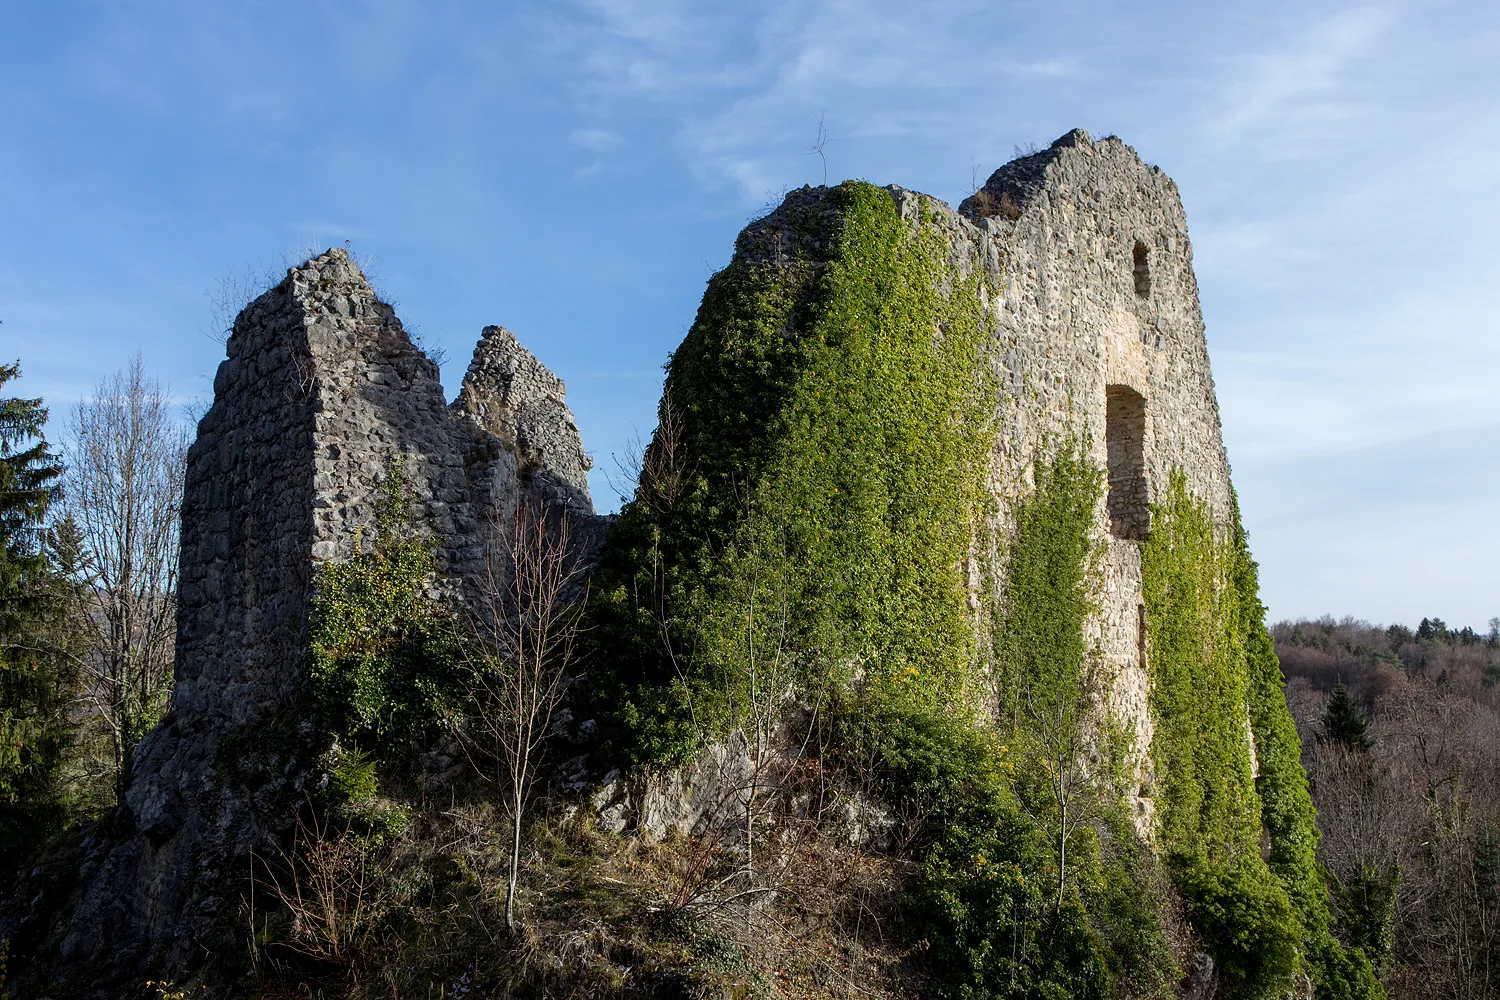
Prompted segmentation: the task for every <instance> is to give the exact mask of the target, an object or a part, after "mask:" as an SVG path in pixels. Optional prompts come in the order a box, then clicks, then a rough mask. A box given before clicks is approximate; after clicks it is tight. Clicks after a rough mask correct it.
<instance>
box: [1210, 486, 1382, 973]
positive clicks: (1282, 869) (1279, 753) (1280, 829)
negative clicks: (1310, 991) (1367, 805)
mask: <svg viewBox="0 0 1500 1000" xmlns="http://www.w3.org/2000/svg"><path fill="white" fill-rule="evenodd" d="M1231 503H1232V514H1233V520H1232V524H1231V528H1232V542H1233V546H1234V552H1233V559H1234V566H1233V583H1234V589H1235V593H1236V594H1237V596H1238V598H1239V619H1240V623H1241V627H1242V628H1243V634H1244V649H1245V659H1246V667H1247V670H1248V675H1249V704H1250V725H1251V729H1252V731H1253V732H1254V734H1255V750H1256V758H1257V760H1258V762H1259V764H1260V775H1259V777H1257V778H1256V779H1255V787H1256V791H1257V794H1258V796H1259V798H1260V802H1261V823H1262V825H1263V827H1264V829H1265V831H1266V833H1267V836H1268V837H1269V839H1270V851H1269V859H1268V863H1269V866H1270V869H1271V871H1273V872H1274V873H1275V874H1276V876H1277V878H1278V879H1279V880H1280V882H1281V884H1282V885H1283V886H1284V887H1285V889H1286V891H1287V894H1288V896H1289V897H1290V899H1291V903H1292V906H1293V908H1294V909H1295V911H1296V913H1297V915H1298V917H1299V920H1300V923H1301V925H1302V928H1303V941H1302V948H1303V952H1304V955H1305V956H1306V964H1307V967H1308V969H1309V972H1310V974H1311V976H1312V979H1313V985H1314V987H1315V989H1316V990H1317V995H1318V996H1319V997H1322V998H1337V1000H1345V998H1348V1000H1375V998H1379V997H1383V996H1384V995H1385V993H1384V990H1383V989H1382V988H1381V985H1380V983H1379V982H1378V981H1377V980H1376V978H1375V972H1374V969H1373V967H1372V966H1371V963H1370V960H1369V958H1368V957H1367V956H1366V955H1365V953H1364V951H1363V950H1361V949H1360V948H1358V947H1355V948H1349V949H1345V948H1343V947H1341V946H1340V945H1339V943H1338V942H1337V941H1336V940H1335V939H1334V936H1333V933H1332V931H1331V930H1330V924H1331V923H1332V916H1331V912H1330V906H1329V897H1328V888H1327V886H1326V884H1325V882H1324V880H1323V877H1322V869H1321V868H1320V866H1319V865H1318V859H1317V846H1318V826H1317V823H1318V816H1317V811H1316V810H1315V809H1314V808H1313V803H1312V795H1311V793H1310V792H1309V791H1308V787H1307V772H1306V771H1304V770H1303V768H1302V742H1301V740H1300V739H1299V738H1298V736H1297V726H1296V723H1294V722H1293V721H1292V714H1291V711H1290V710H1289V709H1288V708H1287V704H1286V678H1285V677H1284V676H1283V675H1282V673H1281V664H1280V663H1279V662H1278V661H1277V659H1276V645H1275V642H1274V641H1273V640H1272V638H1271V633H1270V632H1269V631H1268V630H1267V629H1266V627H1265V620H1266V609H1265V605H1263V604H1262V603H1261V600H1260V570H1259V567H1258V566H1257V565H1256V563H1255V560H1254V559H1252V558H1251V556H1250V546H1249V537H1248V535H1247V534H1246V532H1245V528H1244V525H1243V524H1242V523H1241V521H1240V507H1239V501H1238V499H1237V498H1234V497H1231Z"/></svg>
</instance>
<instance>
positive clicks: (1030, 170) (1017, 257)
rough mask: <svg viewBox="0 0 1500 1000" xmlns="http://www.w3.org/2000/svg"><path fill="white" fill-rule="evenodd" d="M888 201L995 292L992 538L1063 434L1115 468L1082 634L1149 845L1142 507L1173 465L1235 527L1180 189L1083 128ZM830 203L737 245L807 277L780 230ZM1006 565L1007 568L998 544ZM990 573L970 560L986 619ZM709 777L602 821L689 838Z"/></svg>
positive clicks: (617, 792)
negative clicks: (981, 179)
mask: <svg viewBox="0 0 1500 1000" xmlns="http://www.w3.org/2000/svg"><path fill="white" fill-rule="evenodd" d="M888 190H889V191H890V193H891V196H892V198H894V199H895V201H896V204H897V206H898V208H899V210H900V212H901V215H902V217H903V218H904V219H905V220H906V221H907V222H908V223H909V224H910V225H912V226H916V225H918V224H919V222H921V221H923V220H925V221H926V222H927V223H928V224H930V225H935V226H937V227H938V228H939V229H940V231H942V233H943V234H944V236H945V237H946V240H947V243H948V248H949V254H950V258H949V259H950V263H952V264H953V265H954V266H955V267H956V268H957V270H958V272H959V273H960V274H961V275H965V276H967V275H970V274H973V273H974V271H975V270H980V269H982V270H983V271H985V272H986V277H987V278H988V279H989V280H988V282H987V284H988V285H989V287H990V288H991V289H993V290H994V292H993V294H991V295H989V297H988V298H987V300H986V301H985V302H984V303H983V305H984V307H985V312H986V315H987V317H988V322H989V324H990V330H991V333H990V341H989V344H988V345H987V352H988V354H989V357H990V358H991V359H992V364H993V366H994V373H995V376H996V378H997V381H998V382H999V387H1000V394H999V403H998V409H997V412H996V413H995V432H996V433H995V439H994V447H993V451H992V453H991V464H990V469H989V487H990V491H991V493H992V495H993V496H994V498H995V500H996V503H995V510H996V521H997V523H996V524H995V525H994V528H995V529H996V530H995V532H994V534H995V535H996V536H997V537H999V538H1007V537H1009V536H1010V535H1011V533H1012V531H1013V529H1014V517H1013V513H1014V511H1015V509H1016V507H1017V504H1018V501H1020V500H1021V499H1022V498H1023V497H1024V496H1025V495H1026V494H1027V493H1028V492H1029V491H1030V490H1031V489H1032V486H1033V470H1034V464H1035V462H1036V461H1037V460H1038V459H1046V458H1048V457H1050V456H1051V455H1052V454H1053V453H1054V452H1055V451H1056V450H1057V448H1058V446H1059V445H1061V444H1062V443H1063V442H1064V441H1066V440H1068V439H1069V438H1073V439H1076V440H1078V441H1079V442H1080V443H1081V444H1082V445H1083V447H1084V448H1085V450H1086V452H1087V454H1088V457H1089V458H1090V459H1091V460H1092V461H1093V462H1094V464H1095V465H1096V466H1098V467H1099V468H1101V469H1104V470H1106V474H1107V486H1108V488H1107V490H1106V491H1105V495H1104V496H1103V498H1101V500H1100V503H1099V507H1098V510H1097V513H1096V517H1095V528H1094V530H1095V534H1096V537H1097V538H1098V540H1099V542H1100V545H1101V548H1102V550H1103V557H1102V559H1101V563H1100V572H1101V579H1100V581H1099V584H1100V586H1099V592H1098V594H1097V595H1096V597H1097V600H1098V603H1099V611H1098V613H1097V615H1095V617H1094V618H1093V620H1092V621H1091V623H1090V625H1089V635H1088V637H1087V638H1088V640H1089V643H1090V646H1091V648H1092V649H1093V650H1094V652H1095V654H1096V656H1097V658H1098V660H1099V662H1100V663H1101V665H1102V667H1103V670H1104V673H1105V676H1106V679H1107V683H1108V686H1109V691H1108V699H1109V702H1110V704H1109V706H1108V707H1109V709H1110V710H1111V711H1112V712H1113V713H1114V715H1115V716H1116V717H1117V718H1118V719H1119V720H1120V721H1122V722H1123V723H1124V724H1125V726H1126V727H1127V731H1128V732H1130V733H1131V734H1132V735H1133V737H1134V740H1133V743H1134V746H1133V763H1134V767H1135V771H1136V779H1137V782H1136V794H1135V796H1134V812H1135V822H1136V826H1137V829H1138V830H1139V832H1140V833H1141V834H1142V835H1143V836H1146V837H1148V838H1149V837H1151V836H1152V834H1153V832H1154V813H1155V810H1154V806H1153V801H1152V796H1153V784H1154V782H1153V775H1152V773H1151V766H1150V758H1149V749H1150V744H1151V739H1152V735H1153V728H1154V727H1153V723H1152V718H1151V711H1150V700H1149V699H1150V689H1149V675H1148V672H1147V656H1148V654H1149V646H1150V642H1149V636H1148V635H1147V634H1146V631H1145V622H1146V615H1145V607H1144V602H1143V598H1142V593H1141V547H1142V545H1143V544H1144V542H1145V540H1146V538H1147V537H1148V536H1149V534H1150V529H1151V514H1150V504H1151V503H1152V502H1154V501H1155V500H1156V499H1157V497H1158V496H1159V494H1160V492H1161V491H1162V490H1163V489H1164V488H1165V487H1166V484H1167V480H1168V477H1169V476H1170V475H1171V473H1172V471H1173V470H1174V469H1178V470H1181V472H1182V473H1183V475H1184V476H1185V478H1186V480H1187V485H1188V488H1189V489H1190V490H1191V491H1192V492H1193V493H1194V494H1196V495H1197V496H1198V497H1199V498H1201V499H1202V500H1204V501H1205V502H1206V503H1207V504H1208V506H1209V508H1210V510H1211V511H1212V513H1213V516H1214V518H1215V520H1216V521H1217V522H1218V524H1219V525H1221V526H1222V527H1224V528H1226V529H1227V527H1228V525H1229V518H1230V485H1229V463H1228V460H1227V458H1226V456H1225V452H1224V446H1223V441H1222V438H1221V434H1220V426H1219V410H1218V403H1217V402H1216V399H1215V395H1214V383H1213V376H1212V374H1211V372H1210V370H1209V360H1208V348H1207V343H1206V339H1205V334H1204V327H1203V318H1202V315H1201V312H1200V310H1199V305H1198V289H1197V282H1196V279H1195V278H1194V276H1193V264H1192V249H1191V246H1190V244H1189V242H1188V233H1187V219H1186V216H1185V214H1184V212H1183V208H1182V202H1181V199H1180V198H1179V196H1178V193H1177V187H1176V185H1175V184H1173V183H1172V181H1171V179H1170V178H1168V177H1167V176H1166V174H1164V173H1163V172H1162V171H1161V170H1160V169H1158V168H1156V167H1152V166H1147V165H1146V164H1144V163H1142V162H1141V160H1140V159H1139V157H1137V156H1136V154H1135V152H1134V151H1133V150H1132V149H1131V148H1130V147H1129V146H1127V145H1125V144H1124V143H1123V142H1121V141H1120V140H1119V139H1117V138H1113V137H1111V138H1107V139H1103V140H1100V141H1098V142H1095V141H1093V140H1092V139H1091V138H1090V137H1089V136H1088V135H1087V133H1084V132H1082V131H1074V132H1070V133H1068V134H1067V135H1065V136H1063V137H1062V138H1060V139H1058V140H1057V142H1055V143H1053V144H1052V146H1051V147H1049V148H1048V149H1046V150H1043V151H1041V152H1038V153H1035V154H1032V155H1029V156H1025V157H1022V158H1020V159H1018V160H1015V161H1013V162H1011V163H1009V164H1006V165H1005V166H1004V167H1002V168H1000V169H999V170H997V171H995V173H994V174H993V175H992V176H991V177H990V179H989V180H988V181H987V182H986V184H985V186H984V188H983V189H981V191H980V192H976V194H975V195H974V196H972V197H970V198H969V199H967V200H965V201H964V202H963V203H962V204H960V206H959V208H958V210H957V211H955V210H954V209H952V208H951V207H949V206H948V205H946V204H944V203H943V202H941V201H938V200H937V199H935V198H931V197H929V196H927V195H923V194H919V193H916V192H913V191H907V190H904V189H902V188H899V187H894V186H893V187H890V188H889V189H888ZM826 195H827V190H826V189H822V188H804V189H801V190H799V191H796V192H793V193H792V194H791V195H789V196H788V199H787V204H786V205H785V206H783V208H781V209H778V210H777V211H776V212H772V213H771V214H770V215H769V216H767V217H765V218H764V219H762V220H758V221H757V222H754V223H751V226H752V228H757V229H758V230H759V231H757V232H756V233H755V236H756V238H755V239H754V240H750V241H742V249H741V250H740V251H739V252H740V253H741V254H744V253H752V254H754V257H753V258H750V259H754V260H756V261H757V262H761V263H764V264H767V265H770V266H776V267H787V268H790V267H796V266H798V264H797V261H798V259H799V255H800V254H803V253H811V254H813V255H814V256H816V254H817V253H818V252H820V248H817V247H811V246H808V245H800V246H799V245H795V244H794V243H793V242H792V241H795V240H807V239H810V237H806V236H803V235H800V234H801V232H802V231H803V230H805V229H806V228H807V227H806V226H801V227H799V226H797V225H788V224H786V223H785V220H784V218H783V216H782V213H783V212H787V211H791V212H794V213H795V214H796V218H799V219H803V220H805V219H806V217H807V215H808V213H817V212H820V211H822V212H833V211H836V209H834V208H832V207H831V206H832V202H830V201H828V200H826ZM829 228H833V227H829ZM744 246H748V247H751V248H753V249H751V250H748V251H747V250H745V249H743V247H744ZM740 259H742V260H743V259H745V258H740ZM998 554H999V555H1000V557H1001V558H1002V559H1003V547H1002V549H1001V551H1000V552H999V553H998ZM976 555H978V553H976ZM981 563H982V560H980V559H978V558H976V559H974V560H973V561H972V562H971V564H970V566H969V582H970V586H971V588H972V591H973V593H972V600H971V607H973V608H976V609H977V608H978V607H980V606H981V603H982V602H981V600H980V598H981V594H980V593H979V588H980V587H982V586H983V581H984V580H985V578H986V577H985V574H984V573H983V572H982V570H981ZM1003 576H1004V574H1003V573H999V574H996V577H998V578H999V579H1000V580H1003ZM995 596H997V597H999V598H1000V599H1001V600H1003V599H1004V594H1003V593H1000V594H997V595H995ZM1246 721H1247V725H1248V716H1247V720H1246ZM723 749H724V748H716V750H715V752H716V753H718V752H720V751H721V750H723ZM1252 754H1253V747H1252ZM721 756H722V754H721ZM1252 766H1253V761H1252ZM715 774H717V772H716V771H713V769H712V768H709V769H707V770H705V767H704V766H703V765H702V764H700V765H699V766H697V767H694V768H689V769H687V770H685V771H684V772H683V773H682V774H674V775H666V776H660V777H659V778H653V779H649V780H645V781H642V782H637V783H635V784H634V785H630V784H628V783H623V784H622V783H614V784H610V785H608V786H607V787H606V788H605V789H603V790H601V792H600V795H599V799H598V801H599V803H602V805H601V806H600V816H599V819H600V821H601V822H602V823H604V824H605V825H606V826H609V827H610V828H621V829H627V828H628V829H634V830H637V831H638V832H639V833H641V834H642V835H643V836H647V837H653V836H657V835H660V832H661V831H662V830H666V829H679V830H693V829H697V828H698V827H699V826H700V825H701V821H702V817H703V816H704V815H705V814H706V810H709V809H711V808H712V803H713V802H714V801H715V796H716V795H717V794H718V792H717V789H718V781H717V779H716V778H715V777H714V775H715Z"/></svg>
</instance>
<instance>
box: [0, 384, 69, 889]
mask: <svg viewBox="0 0 1500 1000" xmlns="http://www.w3.org/2000/svg"><path fill="white" fill-rule="evenodd" d="M19 374H20V364H19V363H16V364H11V365H0V389H3V388H4V386H5V385H6V383H8V382H10V381H11V380H12V379H14V378H15V377H16V376H17V375H19ZM46 421H47V410H46V408H45V407H44V406H43V405H42V401H41V400H40V399H19V398H6V397H0V875H4V874H6V873H7V872H8V871H9V870H10V869H11V868H12V867H13V866H14V865H15V864H16V863H17V862H18V861H19V860H21V858H22V857H24V855H25V854H26V853H27V852H28V851H29V850H30V849H32V848H34V847H36V846H37V845H38V844H39V843H40V841H41V840H42V839H44V838H45V837H46V836H47V835H48V834H50V833H51V832H53V830H54V829H55V828H56V827H57V826H58V825H59V824H60V822H61V820H62V815H63V811H64V810H63V806H62V796H61V793H60V789H58V788H57V781H56V775H57V771H58V768H59V767H60V766H61V764H62V762H63V758H64V756H65V755H66V752H67V749H68V746H69V744H70V742H71V734H72V725H71V723H70V720H69V718H68V697H69V694H70V692H69V690H68V688H69V685H68V683H67V678H66V671H65V670H64V669H62V668H61V667H60V664H59V662H58V660H57V658H56V657H54V656H52V655H50V654H49V652H48V651H47V650H48V645H49V644H48V643H47V642H46V641H45V639H44V638H43V634H44V633H45V631H46V629H47V624H48V617H49V616H50V615H51V614H52V613H54V611H55V610H56V608H55V606H54V602H53V601H51V600H50V598H51V597H52V596H54V587H53V584H54V582H55V581H54V579H53V577H52V574H51V573H50V571H49V567H48V559H47V545H46V541H47V532H46V521H47V512H48V508H49V507H50V506H51V504H52V502H53V501H54V500H56V499H57V495H58V487H57V480H58V477H60V476H61V475H62V471H63V470H62V466H61V464H59V462H58V460H57V457H56V455H54V454H53V452H52V451H51V449H50V448H49V446H48V445H47V442H46V439H45V438H44V437H43V436H42V426H43V425H44V424H45V423H46Z"/></svg>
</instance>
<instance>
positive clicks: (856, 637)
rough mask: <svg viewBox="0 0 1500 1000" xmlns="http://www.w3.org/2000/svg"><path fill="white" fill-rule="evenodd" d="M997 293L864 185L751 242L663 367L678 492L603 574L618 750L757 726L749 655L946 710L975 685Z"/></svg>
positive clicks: (607, 690) (621, 530)
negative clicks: (902, 690) (914, 693)
mask: <svg viewBox="0 0 1500 1000" xmlns="http://www.w3.org/2000/svg"><path fill="white" fill-rule="evenodd" d="M980 281H981V278H980V277H979V276H977V275H971V276H963V275H961V274H959V273H958V272H957V271H956V269H955V268H954V267H953V266H952V264H951V263H950V262H949V259H948V246H947V241H946V237H945V236H944V235H943V234H942V232H941V231H940V230H939V229H938V227H937V226H936V224H935V223H934V222H933V221H932V220H930V219H927V218H922V219H917V220H912V221H908V220H903V219H902V218H901V217H900V215H899V213H898V212H897V209H896V204H895V201H894V200H893V198H892V196H891V195H890V193H889V192H887V191H885V190H882V189H880V188H876V187H874V186H872V185H869V184H865V183H862V182H855V181H850V182H846V183H844V184H841V185H839V186H838V187H836V188H833V189H830V190H826V191H804V192H800V193H798V194H795V195H793V196H792V197H791V198H789V199H788V203H787V204H786V205H785V206H783V207H782V208H781V209H780V210H778V211H777V212H776V213H774V214H773V215H771V216H769V217H768V218H767V219H765V220H762V222H760V223H759V224H757V225H755V226H751V227H749V228H747V230H746V231H745V233H744V234H742V235H741V238H740V243H739V246H738V247H737V252H736V256H735V259H734V261H733V262H732V263H731V264H730V265H729V267H728V268H726V269H725V270H724V271H722V272H720V273H719V274H718V275H716V276H715V277H714V278H713V280H712V281H711V282H710V284H709V289H708V292H707V294H706V295H705V297H704V301H703V305H702V307H701V309H700V311H699V314H698V318H697V320H696V321H695V323H694V325H693V327H692V329H691V330H690V331H689V333H688V336H687V338H686V339H685V340H684V342H683V344H682V346H681V347H680V348H679V349H678V351H677V352H676V354H675V355H674V356H673V358H672V361H671V363H670V365H669V367H668V376H667V382H666V388H665V392H664V397H663V398H664V403H663V409H662V412H661V417H662V419H661V426H660V427H659V428H658V430H657V433H656V436H655V438H654V439H653V442H652V445H651V449H652V450H651V451H650V452H648V460H649V458H650V457H651V456H652V455H656V456H661V455H663V454H665V453H666V452H667V451H668V450H669V449H668V442H667V441H666V440H664V435H665V434H667V433H668V431H667V430H664V428H667V427H668V426H669V425H670V423H671V418H672V417H673V416H674V415H675V416H676V417H679V418H680V419H681V426H682V435H681V438H682V439H681V441H679V442H675V446H676V447H675V450H674V451H673V454H675V455H676V456H677V457H676V462H677V467H676V469H675V470H674V474H675V475H677V476H679V477H680V480H681V489H680V491H679V492H680V495H676V496H672V497H670V498H668V497H663V496H662V495H661V491H659V490H653V489H650V488H649V487H650V484H643V488H642V490H640V491H638V493H637V496H636V498H635V499H634V500H633V501H632V502H631V503H629V504H627V505H626V507H625V509H624V510H623V512H622V514H621V516H620V518H619V519H618V520H617V521H616V522H615V523H614V525H613V526H612V528H611V531H610V536H609V540H608V543H607V547H606V551H605V554H604V556H603V559H602V561H601V564H600V566H599V569H598V570H597V571H596V573H595V576H594V577H593V582H592V589H591V607H590V617H591V623H592V627H591V629H590V631H589V636H590V640H591V642H592V643H593V646H594V649H595V655H596V657H598V658H599V659H601V660H606V661H607V662H608V663H609V668H608V671H607V676H600V677H599V678H598V681H599V684H600V689H599V695H600V697H599V704H600V706H601V711H602V715H603V717H602V720H601V721H602V722H603V723H604V725H605V726H606V729H607V731H608V733H609V737H610V739H611V741H612V742H613V744H614V749H615V751H616V752H617V753H619V754H621V755H623V756H626V757H627V758H628V759H632V760H634V761H636V762H637V763H641V764H674V763H680V762H682V761H684V760H686V759H689V758H690V757H691V756H692V755H693V754H694V753H695V752H696V751H697V750H698V748H699V747H700V746H701V745H702V743H703V742H704V740H706V739H707V738H709V737H710V736H712V735H714V734H718V733H722V732H723V730H724V729H725V728H727V727H728V726H730V725H733V724H735V722H736V721H737V720H739V719H741V718H742V717H743V715H744V712H745V710H746V703H747V698H748V697H750V693H749V692H748V691H747V683H748V680H747V679H748V678H749V677H750V675H751V671H752V665H754V664H766V663H772V662H778V663H780V664H782V665H783V666H784V667H785V668H786V669H787V671H788V672H789V673H790V674H791V675H792V677H793V678H794V679H795V681H796V682H797V683H798V684H799V685H800V686H801V687H802V688H803V689H804V690H818V689H820V688H822V687H824V686H826V685H829V684H832V683H835V682H848V681H852V680H861V681H863V682H865V683H873V684H876V685H878V686H887V687H894V686H903V687H909V688H912V689H913V690H918V691H921V692H923V693H924V696H926V697H929V698H932V699H934V700H938V701H941V700H945V699H947V700H954V699H956V698H957V696H958V694H959V693H961V692H962V690H963V689H964V688H965V686H966V685H967V684H969V683H970V681H971V680H972V678H973V674H974V672H973V670H972V666H973V662H974V659H975V654H976V650H975V643H974V628H973V616H972V614H971V613H970V612H969V610H968V609H967V607H966V604H965V597H966V594H965V579H964V575H963V571H962V567H963V564H964V561H965V559H966V557H967V555H968V547H969V543H970V539H971V538H972V537H973V535H974V532H975V526H976V522H977V520H978V518H979V516H980V514H981V512H982V508H983V505H984V503H985V491H984V482H983V480H984V470H985V469H986V467H987V462H986V458H987V454H988V448H989V444H990V432H989V424H988V422H989V420H990V419H991V417H992V414H993V412H994V401H995V386H994V382H993V380H992V379H991V378H990V377H989V376H988V366H987V365H986V364H984V363H983V359H982V357H981V354H980V347H981V344H982V343H983V341H984V330H985V327H984V324H983V322H982V313H981V306H980V301H981V297H980V295H979V294H978V292H979V284H980ZM648 464H649V461H648ZM602 673H606V672H601V674H602Z"/></svg>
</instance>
